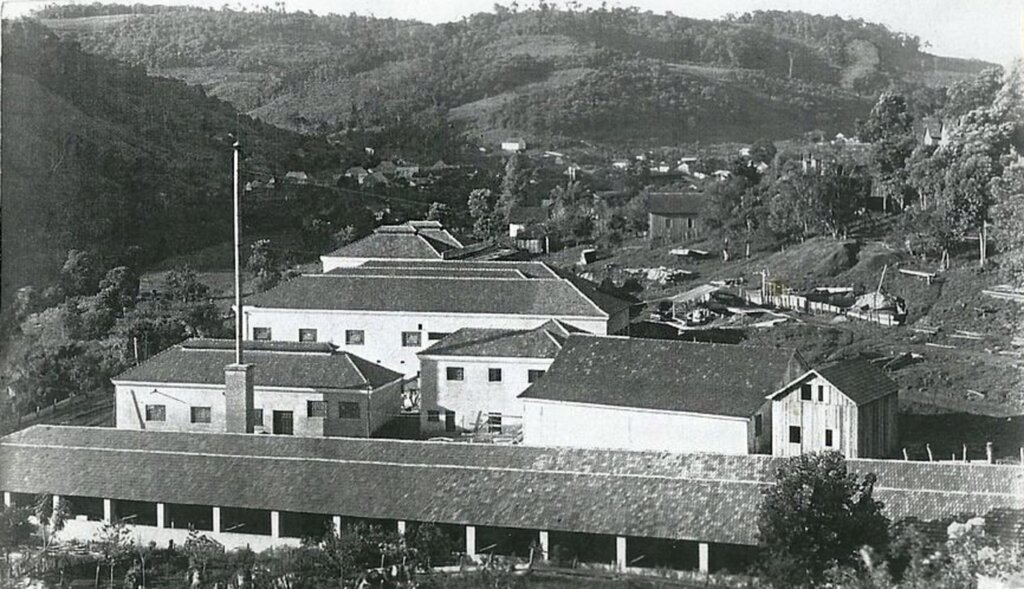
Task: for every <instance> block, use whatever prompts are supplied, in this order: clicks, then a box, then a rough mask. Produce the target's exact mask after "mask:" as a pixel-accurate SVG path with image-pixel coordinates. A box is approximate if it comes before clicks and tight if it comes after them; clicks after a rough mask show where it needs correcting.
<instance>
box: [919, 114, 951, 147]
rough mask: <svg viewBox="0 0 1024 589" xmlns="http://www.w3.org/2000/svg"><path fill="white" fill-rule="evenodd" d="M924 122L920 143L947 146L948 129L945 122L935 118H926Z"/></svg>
mask: <svg viewBox="0 0 1024 589" xmlns="http://www.w3.org/2000/svg"><path fill="white" fill-rule="evenodd" d="M923 122H924V136H923V137H922V139H921V143H923V144H925V145H937V146H940V147H941V146H944V145H948V144H949V139H950V137H949V136H950V132H949V131H950V129H949V125H947V124H946V122H945V121H942V120H939V119H938V118H936V117H927V118H925V119H924V120H923Z"/></svg>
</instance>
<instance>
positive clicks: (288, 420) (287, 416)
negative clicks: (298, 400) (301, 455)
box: [273, 411, 295, 436]
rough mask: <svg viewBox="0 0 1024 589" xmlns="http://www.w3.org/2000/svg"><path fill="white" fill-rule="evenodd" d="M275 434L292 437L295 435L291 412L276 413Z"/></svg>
mask: <svg viewBox="0 0 1024 589" xmlns="http://www.w3.org/2000/svg"><path fill="white" fill-rule="evenodd" d="M273 432H274V433H275V434H281V435H285V436H290V435H292V434H293V433H295V430H294V427H293V420H292V412H291V411H275V412H274V429H273Z"/></svg>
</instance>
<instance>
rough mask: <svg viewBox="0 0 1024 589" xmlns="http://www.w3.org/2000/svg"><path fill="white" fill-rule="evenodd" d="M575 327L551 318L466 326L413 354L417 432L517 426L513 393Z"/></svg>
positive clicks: (541, 370) (537, 373)
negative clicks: (518, 325)
mask: <svg viewBox="0 0 1024 589" xmlns="http://www.w3.org/2000/svg"><path fill="white" fill-rule="evenodd" d="M572 333H581V330H580V329H578V328H576V327H573V326H572V325H569V324H567V323H563V322H562V321H558V320H557V319H553V320H551V321H548V322H546V323H544V324H543V325H541V326H539V327H536V328H534V329H519V330H513V329H471V328H465V329H460V330H458V331H456V332H455V333H453V334H450V335H446V336H445V337H444V338H443V339H441V340H440V341H438V342H436V343H434V345H432V346H430V347H429V348H427V349H425V350H423V351H422V352H420V353H419V357H420V431H421V432H423V433H426V434H429V433H440V432H449V433H451V432H455V431H481V430H482V431H485V432H489V433H508V432H510V431H516V430H518V429H519V428H520V426H521V425H522V415H523V412H522V402H521V401H520V400H519V399H518V398H517V397H518V396H519V393H521V392H523V391H524V390H525V389H526V387H528V386H530V384H532V383H533V382H535V381H536V380H537V379H539V378H540V377H541V376H542V375H543V374H544V371H546V370H547V369H548V366H550V365H551V362H552V361H553V360H554V358H555V356H556V355H557V354H558V352H559V351H560V350H561V349H562V344H563V343H565V339H566V338H567V337H569V335H570V334H572Z"/></svg>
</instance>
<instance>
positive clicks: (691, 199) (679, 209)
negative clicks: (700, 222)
mask: <svg viewBox="0 0 1024 589" xmlns="http://www.w3.org/2000/svg"><path fill="white" fill-rule="evenodd" d="M704 201H705V198H704V195H703V194H700V193H698V192H651V193H648V195H647V212H649V213H653V214H655V215H699V214H701V212H703V210H704Z"/></svg>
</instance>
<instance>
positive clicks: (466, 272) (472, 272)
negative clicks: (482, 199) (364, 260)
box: [324, 264, 526, 278]
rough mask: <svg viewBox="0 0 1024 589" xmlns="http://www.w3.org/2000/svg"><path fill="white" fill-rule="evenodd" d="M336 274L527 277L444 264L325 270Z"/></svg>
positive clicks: (513, 272)
mask: <svg viewBox="0 0 1024 589" xmlns="http://www.w3.org/2000/svg"><path fill="white" fill-rule="evenodd" d="M324 274H331V275H335V276H413V277H416V276H419V277H422V278H460V277H461V278H526V276H525V275H524V274H523V273H522V272H521V271H520V270H517V269H515V268H503V269H493V268H448V267H445V266H444V265H442V266H440V267H432V268H415V267H412V268H410V267H402V268H381V267H377V266H367V265H365V264H364V265H360V266H353V267H351V268H346V267H342V268H334V269H333V270H329V271H327V272H324Z"/></svg>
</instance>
